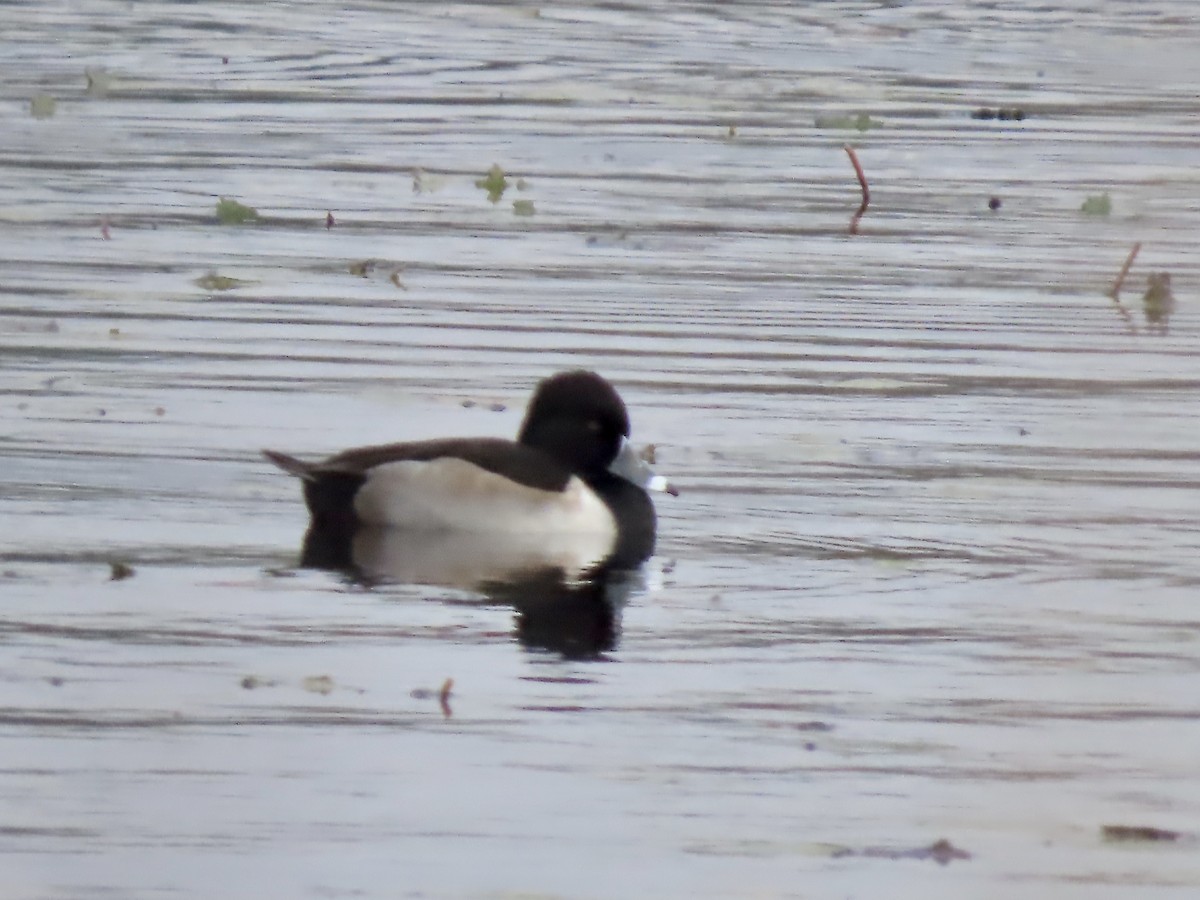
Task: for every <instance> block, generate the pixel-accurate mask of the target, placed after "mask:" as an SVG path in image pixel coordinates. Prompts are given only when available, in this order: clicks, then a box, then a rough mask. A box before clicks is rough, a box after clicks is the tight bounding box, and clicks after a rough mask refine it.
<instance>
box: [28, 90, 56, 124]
mask: <svg viewBox="0 0 1200 900" xmlns="http://www.w3.org/2000/svg"><path fill="white" fill-rule="evenodd" d="M57 108H58V101H57V100H55V99H54V98H53V97H51V96H50V95H49V94H34V95H33V98H32V99H31V100H30V101H29V113H30V115H32V116H33V117H34V118H35V119H49V118H50V117H51V116H53V115H54V111H55V110H56V109H57Z"/></svg>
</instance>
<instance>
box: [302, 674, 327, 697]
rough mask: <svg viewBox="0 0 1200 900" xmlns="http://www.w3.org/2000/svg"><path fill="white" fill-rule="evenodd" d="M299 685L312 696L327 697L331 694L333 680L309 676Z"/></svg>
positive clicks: (323, 676) (320, 676)
mask: <svg viewBox="0 0 1200 900" xmlns="http://www.w3.org/2000/svg"><path fill="white" fill-rule="evenodd" d="M301 684H302V685H303V687H304V689H305V690H306V691H308V692H309V693H312V694H322V695H328V694H332V693H333V679H332V678H330V677H329V676H328V675H309V676H308V677H307V678H305V679H304V681H302V682H301Z"/></svg>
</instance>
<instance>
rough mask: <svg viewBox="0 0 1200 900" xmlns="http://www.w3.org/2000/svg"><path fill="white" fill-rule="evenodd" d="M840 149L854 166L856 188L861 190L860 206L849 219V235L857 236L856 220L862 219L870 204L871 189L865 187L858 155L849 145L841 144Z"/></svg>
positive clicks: (865, 181)
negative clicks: (856, 177)
mask: <svg viewBox="0 0 1200 900" xmlns="http://www.w3.org/2000/svg"><path fill="white" fill-rule="evenodd" d="M842 149H843V150H845V151H846V155H847V156H849V157H850V164H851V165H852V166H854V174H855V175H857V176H858V186H859V187H860V188H862V204H861V205H860V206H859V207H858V212H856V213H855V214H854V217H853V218H852V219H850V233H851V234H858V220H859V219H861V218H862V217H863V213H865V212H866V211H867V206H869V205H870V203H871V188H870V187H869V186H868V185H867V176H866V173H865V172H863V167H862V163H860V162H859V161H858V154H857V153H855V152H854V148H853V147H851V146H850V145H849V144H843V145H842Z"/></svg>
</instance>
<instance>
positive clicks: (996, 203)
mask: <svg viewBox="0 0 1200 900" xmlns="http://www.w3.org/2000/svg"><path fill="white" fill-rule="evenodd" d="M1002 202H1003V201H1001V199H1000V198H999V197H989V198H988V209H990V210H991V211H992V212H995V211H996V210H998V209H999V208H1000V205H1001V203H1002Z"/></svg>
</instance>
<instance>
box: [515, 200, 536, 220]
mask: <svg viewBox="0 0 1200 900" xmlns="http://www.w3.org/2000/svg"><path fill="white" fill-rule="evenodd" d="M533 214H534V208H533V201H532V200H514V201H513V215H517V216H532V215H533Z"/></svg>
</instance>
